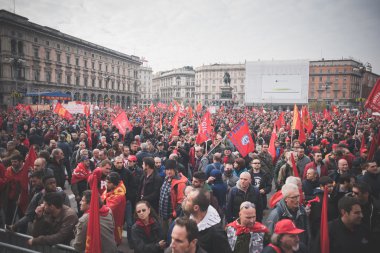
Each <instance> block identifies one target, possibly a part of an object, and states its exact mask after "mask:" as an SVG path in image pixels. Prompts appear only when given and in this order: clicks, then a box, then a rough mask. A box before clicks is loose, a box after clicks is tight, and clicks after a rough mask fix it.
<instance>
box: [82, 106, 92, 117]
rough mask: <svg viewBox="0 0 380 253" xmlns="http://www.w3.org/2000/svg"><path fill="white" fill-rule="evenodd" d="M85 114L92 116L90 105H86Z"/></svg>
mask: <svg viewBox="0 0 380 253" xmlns="http://www.w3.org/2000/svg"><path fill="white" fill-rule="evenodd" d="M83 110H84V115H86V117H87V118H88V117H90V106H89V105H85V106H84V108H83Z"/></svg>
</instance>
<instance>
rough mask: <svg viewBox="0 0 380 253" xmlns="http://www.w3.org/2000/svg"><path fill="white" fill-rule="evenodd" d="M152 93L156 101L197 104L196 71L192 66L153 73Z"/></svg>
mask: <svg viewBox="0 0 380 253" xmlns="http://www.w3.org/2000/svg"><path fill="white" fill-rule="evenodd" d="M152 93H153V102H154V103H158V102H161V103H166V104H169V103H171V102H173V100H176V101H177V102H179V103H183V104H184V105H185V106H187V105H193V106H194V105H195V71H194V69H193V67H191V66H185V67H183V68H178V69H172V70H169V71H160V72H158V73H156V74H154V75H153V81H152Z"/></svg>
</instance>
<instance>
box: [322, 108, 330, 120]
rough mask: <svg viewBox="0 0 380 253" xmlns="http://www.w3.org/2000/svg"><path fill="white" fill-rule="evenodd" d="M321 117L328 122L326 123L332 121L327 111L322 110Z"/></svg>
mask: <svg viewBox="0 0 380 253" xmlns="http://www.w3.org/2000/svg"><path fill="white" fill-rule="evenodd" d="M323 117H324V118H325V119H326V120H328V121H330V120H332V117H331V115H330V112H329V111H327V109H324V110H323Z"/></svg>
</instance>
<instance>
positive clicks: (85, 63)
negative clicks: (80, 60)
mask: <svg viewBox="0 0 380 253" xmlns="http://www.w3.org/2000/svg"><path fill="white" fill-rule="evenodd" d="M84 67H85V68H87V60H84Z"/></svg>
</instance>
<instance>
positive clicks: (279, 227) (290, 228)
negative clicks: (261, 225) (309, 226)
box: [274, 219, 305, 234]
mask: <svg viewBox="0 0 380 253" xmlns="http://www.w3.org/2000/svg"><path fill="white" fill-rule="evenodd" d="M304 231H305V230H303V229H298V228H297V227H296V225H294V223H293V222H292V221H291V220H289V219H283V220H280V221H279V222H277V223H276V225H275V227H274V232H275V233H276V234H301V233H302V232H304Z"/></svg>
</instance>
